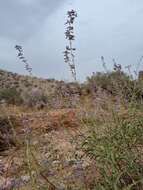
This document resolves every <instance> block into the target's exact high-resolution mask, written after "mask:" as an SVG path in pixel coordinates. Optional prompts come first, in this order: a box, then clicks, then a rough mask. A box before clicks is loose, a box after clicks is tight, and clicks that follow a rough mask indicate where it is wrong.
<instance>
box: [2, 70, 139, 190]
mask: <svg viewBox="0 0 143 190" xmlns="http://www.w3.org/2000/svg"><path fill="white" fill-rule="evenodd" d="M0 73H1V75H0V79H1V80H0V82H1V84H0V86H1V90H0V98H1V106H0V189H1V190H8V189H20V190H27V189H28V190H32V189H33V190H36V189H40V190H44V189H45V190H48V189H49V190H51V189H55V190H56V189H63V190H66V189H67V190H69V189H71V190H80V189H81V190H84V189H85V190H87V189H89V190H90V189H91V190H98V189H99V190H102V189H103V190H104V189H105V190H121V189H122V190H142V189H143V119H142V118H143V117H142V116H143V112H142V98H143V93H142V85H143V84H142V80H141V79H140V80H133V79H132V78H131V77H129V76H126V74H124V73H123V72H122V71H121V70H117V71H113V72H111V73H106V74H103V73H97V74H94V75H93V76H91V77H89V78H87V81H86V82H85V83H83V84H78V83H65V82H63V81H61V82H60V81H55V80H44V79H38V78H33V77H27V76H26V77H25V76H20V75H17V74H13V73H9V72H5V71H1V72H0ZM35 88H36V91H34V92H35V94H28V93H29V91H30V92H32V89H35ZM37 89H38V90H37ZM15 90H16V91H15ZM39 90H40V93H39ZM24 93H25V94H26V93H27V94H28V95H27V97H26V99H27V98H31V99H30V102H32V103H27V102H26V100H24V99H23V96H24ZM43 94H44V98H45V99H46V102H44V104H43V102H42V103H41V96H43ZM30 95H31V97H30ZM35 97H36V100H35V99H34V98H35ZM39 97H40V98H39ZM45 99H44V100H45ZM39 100H40V106H39V107H37V104H39ZM42 101H43V99H42ZM41 105H42V106H41Z"/></svg>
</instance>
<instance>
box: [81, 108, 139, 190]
mask: <svg viewBox="0 0 143 190" xmlns="http://www.w3.org/2000/svg"><path fill="white" fill-rule="evenodd" d="M102 125H104V130H103V132H102V133H98V132H97V129H96V127H97V126H96V124H95V127H94V128H93V130H92V132H91V134H90V135H89V136H88V138H87V139H86V141H85V142H84V144H83V149H84V151H85V152H86V154H87V155H89V156H90V158H92V159H95V160H96V163H97V169H98V172H99V176H100V177H99V178H98V179H96V180H95V188H94V189H96V190H97V189H99V190H100V189H103V190H104V189H105V190H121V189H122V190H141V189H142V187H143V178H142V176H143V164H142V161H141V160H142V157H141V148H142V147H143V119H142V117H141V115H140V113H139V112H138V111H136V112H128V115H127V116H126V117H124V116H119V115H118V114H115V113H113V120H112V121H111V122H110V123H109V122H107V123H104V122H103V123H102V124H101V130H102ZM98 128H99V126H98Z"/></svg>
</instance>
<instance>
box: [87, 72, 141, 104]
mask: <svg viewBox="0 0 143 190" xmlns="http://www.w3.org/2000/svg"><path fill="white" fill-rule="evenodd" d="M86 88H87V90H88V91H89V92H92V91H96V90H97V89H98V88H101V89H103V90H106V91H107V92H109V93H111V94H112V95H113V96H120V97H122V98H123V99H124V100H126V101H128V102H132V101H134V102H135V101H137V102H142V100H143V82H142V81H139V80H133V79H132V77H131V76H128V75H126V74H125V73H124V72H119V71H113V72H109V73H97V74H95V75H93V76H91V77H88V78H87V83H86Z"/></svg>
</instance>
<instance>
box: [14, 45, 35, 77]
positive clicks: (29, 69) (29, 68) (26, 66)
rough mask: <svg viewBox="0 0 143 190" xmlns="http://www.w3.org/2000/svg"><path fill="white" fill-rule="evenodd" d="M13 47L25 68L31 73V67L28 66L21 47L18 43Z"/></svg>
mask: <svg viewBox="0 0 143 190" xmlns="http://www.w3.org/2000/svg"><path fill="white" fill-rule="evenodd" d="M15 49H16V50H17V52H18V53H17V57H18V58H19V59H20V60H21V61H22V62H23V63H24V66H25V70H26V71H28V73H29V74H30V75H32V68H31V67H30V66H29V63H28V61H27V59H26V58H25V57H24V52H23V48H22V46H20V45H16V46H15Z"/></svg>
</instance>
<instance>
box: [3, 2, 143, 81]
mask: <svg viewBox="0 0 143 190" xmlns="http://www.w3.org/2000/svg"><path fill="white" fill-rule="evenodd" d="M72 8H73V9H76V10H77V12H78V18H77V20H76V23H75V27H76V41H75V46H76V48H77V51H76V65H77V74H78V79H79V80H83V79H85V77H86V76H87V75H90V74H91V73H92V72H96V71H101V70H103V68H102V64H101V60H100V58H101V56H104V57H105V60H106V63H107V66H108V68H109V69H111V68H112V65H113V63H112V59H113V58H115V59H116V62H117V63H119V64H122V65H123V67H125V66H126V65H129V64H131V65H132V70H134V69H135V68H136V65H137V62H138V60H139V58H140V57H141V56H142V55H143V41H142V39H143V37H142V35H143V24H142V21H143V1H142V0H108V1H107V0H100V1H98V0H1V1H0V68H2V69H6V70H9V71H14V72H17V73H21V74H26V72H25V71H24V66H23V64H22V63H21V62H20V61H19V60H18V59H17V57H16V51H15V49H14V46H15V45H16V44H19V45H22V46H23V49H24V53H25V57H26V58H27V59H28V60H29V64H30V65H31V66H32V68H33V73H34V75H36V76H39V77H44V78H56V79H64V80H70V79H71V75H70V72H69V68H68V66H67V65H66V64H65V63H64V61H63V54H62V52H63V51H64V49H65V46H66V40H65V37H64V30H65V28H64V23H65V19H66V12H67V10H70V9H72ZM142 65H143V63H142ZM141 69H143V66H141Z"/></svg>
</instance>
